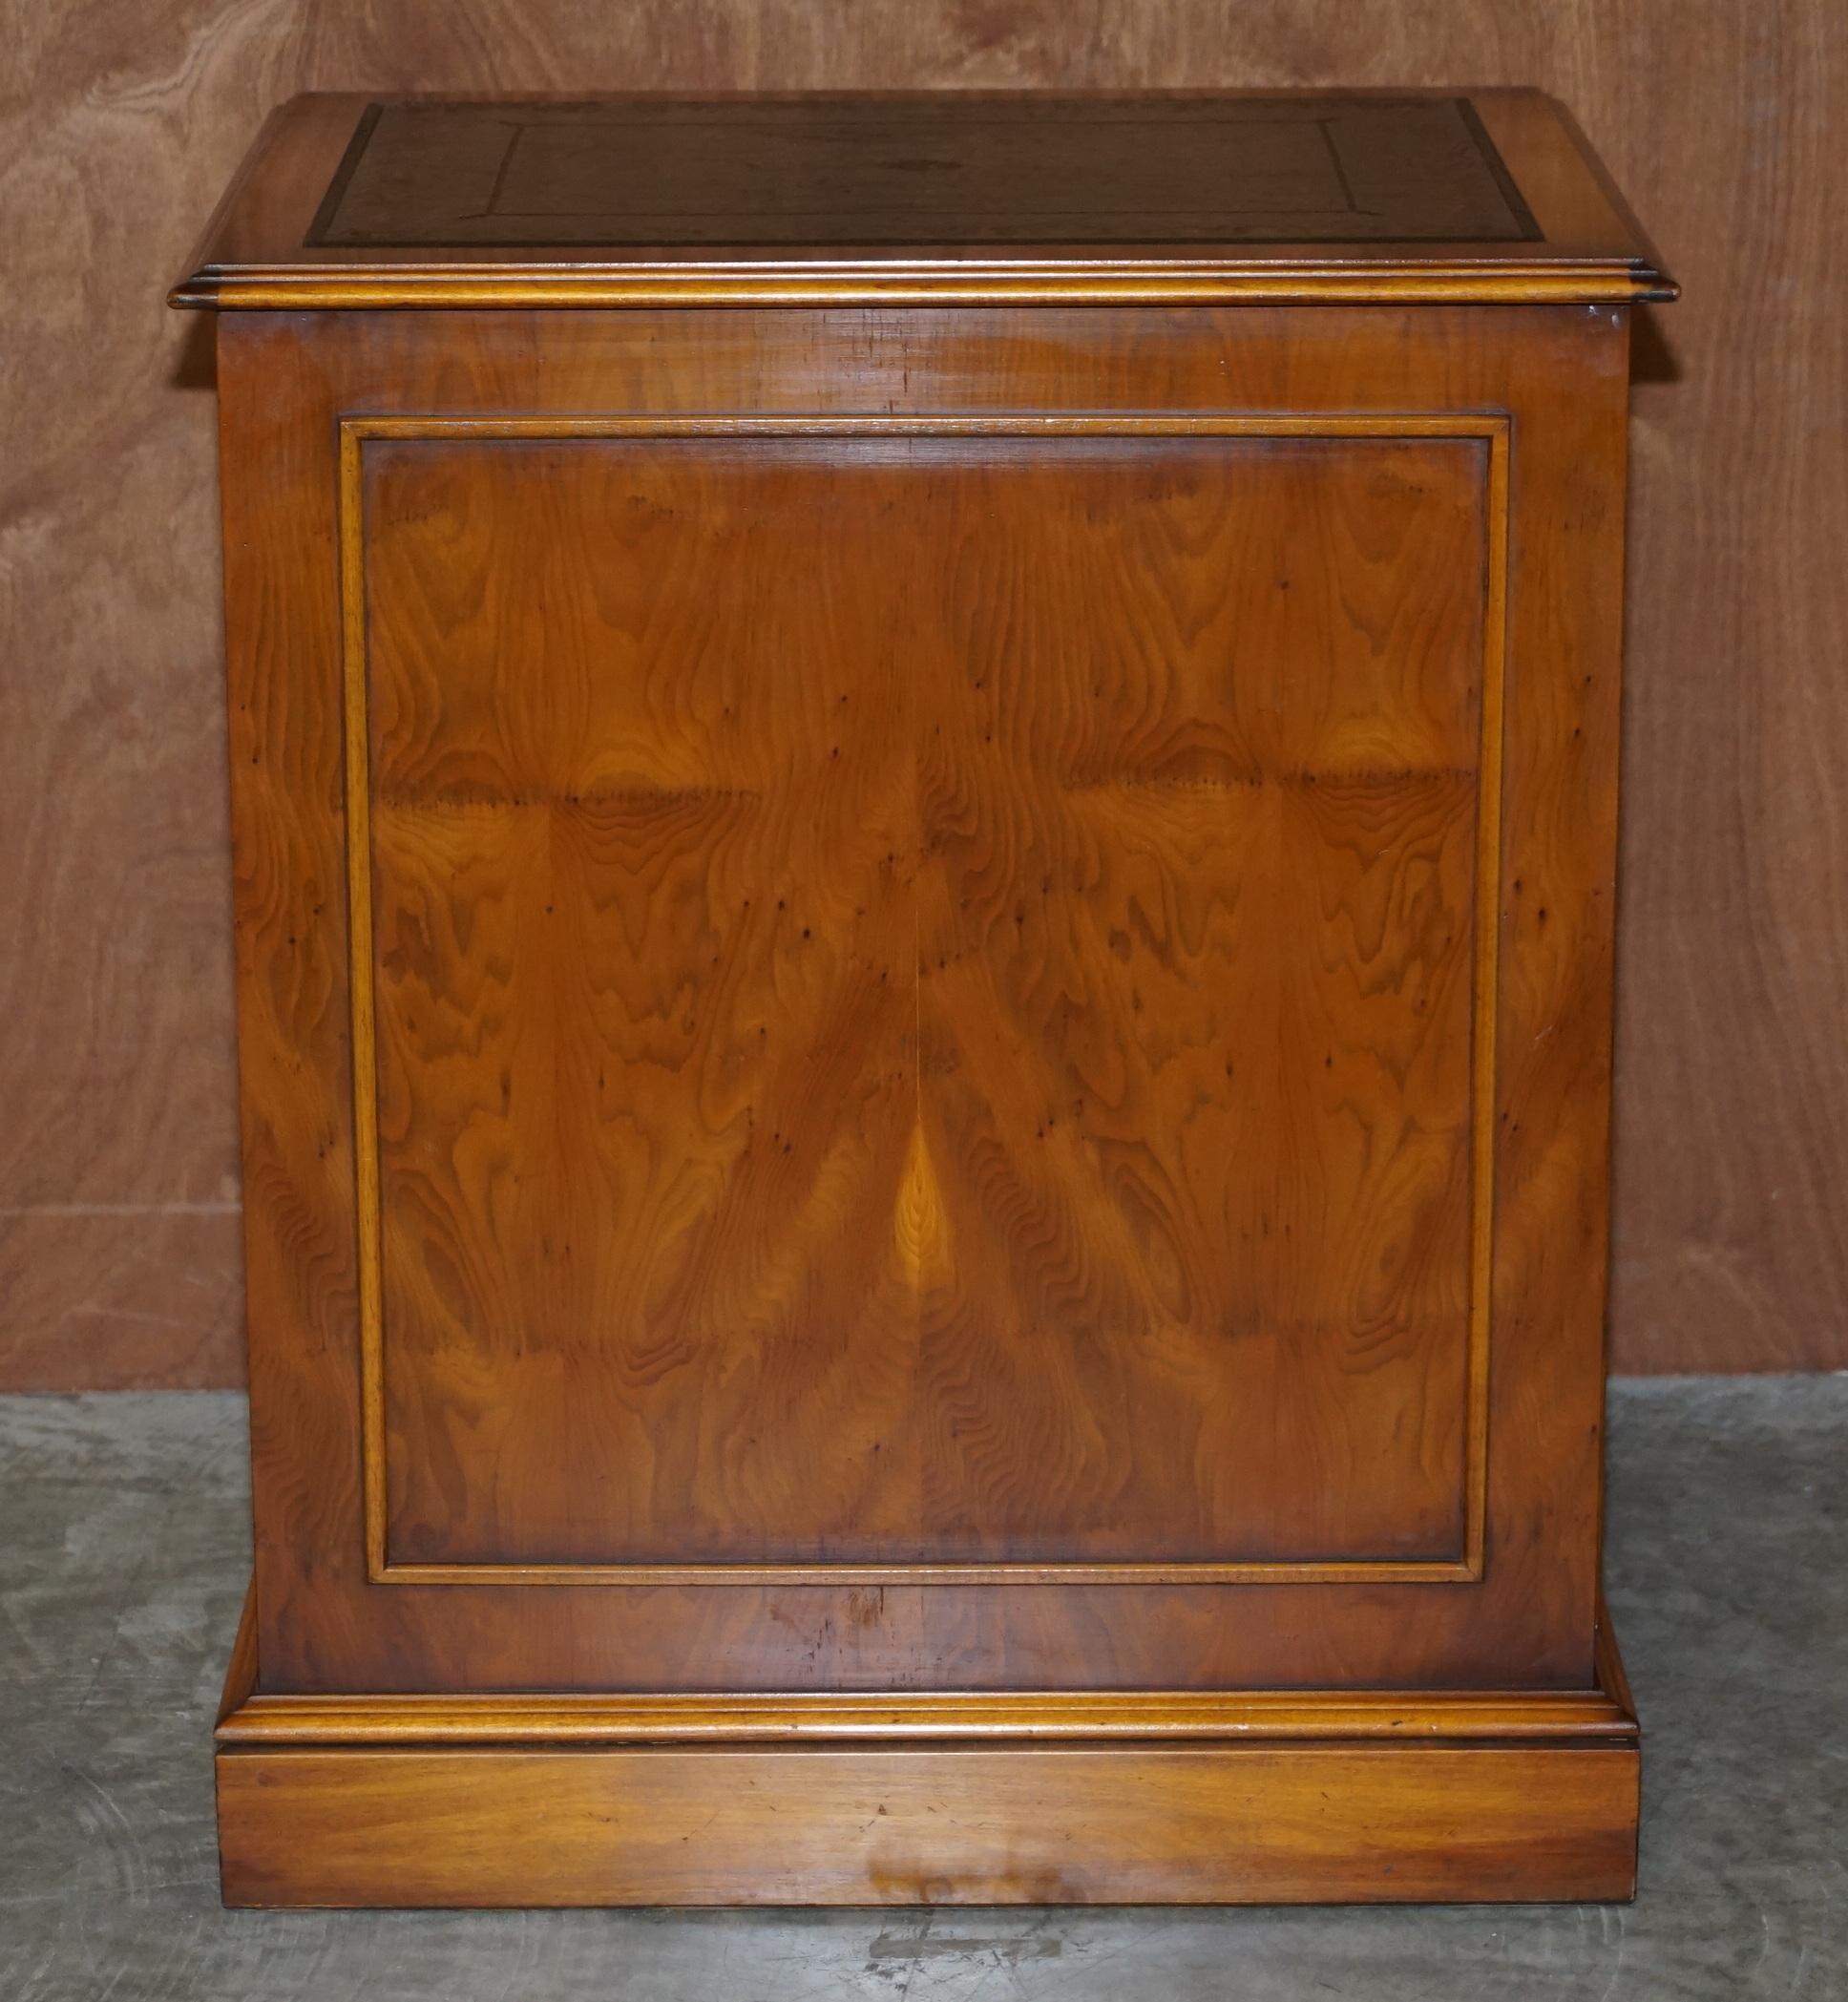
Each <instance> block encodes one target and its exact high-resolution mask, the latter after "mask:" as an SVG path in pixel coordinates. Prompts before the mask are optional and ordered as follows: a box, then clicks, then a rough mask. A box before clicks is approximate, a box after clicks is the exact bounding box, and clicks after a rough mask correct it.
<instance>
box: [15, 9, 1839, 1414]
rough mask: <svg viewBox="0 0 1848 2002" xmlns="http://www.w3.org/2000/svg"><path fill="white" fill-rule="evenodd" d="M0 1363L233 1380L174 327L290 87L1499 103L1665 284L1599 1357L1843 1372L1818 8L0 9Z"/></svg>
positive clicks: (105, 1375)
mask: <svg viewBox="0 0 1848 2002" xmlns="http://www.w3.org/2000/svg"><path fill="white" fill-rule="evenodd" d="M6 41H7V44H8V46H7V47H5V48H4V49H3V50H0V86H4V88H0V186H3V187H4V194H0V215H3V216H4V233H3V234H0V242H4V245H5V267H4V268H5V285H4V290H3V291H0V434H3V435H4V438H5V448H4V454H3V455H0V635H3V636H4V654H3V655H0V1385H4V1386H11V1387H29V1386H37V1387H50V1388H59V1387H76V1386H82V1385H89V1384H120V1383H172V1384H200V1383H221V1382H228V1381H233V1380H236V1378H237V1376H238V1372H239V1359H238V1358H239V1342H240V1327H239V1312H240V1309H239V1292H238V1290H239V1283H240V1275H239V1252H238V1172H237V1154H236V1146H235V1136H234V1123H233V1073H232V1011H231V984H230V973H229V953H228V947H227V927H228V922H229V916H228V891H227V885H228V858H227V853H226V843H225V804H224V780H223V774H222V729H221V721H220V716H219V702H220V687H219V673H220V660H219V622H218V611H217V591H218V534H217V525H216V519H215V511H214V509H215V503H214V494H213V463H212V398H211V369H210V349H209V344H208V342H207V340H206V338H205V337H206V336H207V334H208V332H209V328H208V326H207V323H206V322H205V321H204V320H203V319H201V318H199V317H193V316H187V317H181V316H179V315H176V314H173V313H170V312H168V311H166V310H165V308H164V307H163V306H162V304H161V294H162V291H163V288H164V286H165V284H167V282H168V281H169V280H171V279H172V278H174V277H175V276H176V275H177V274H178V273H179V268H180V265H181V263H182V261H183V259H184V257H185V255H186V253H187V251H188V249H189V247H190V245H191V242H192V240H193V238H194V236H195V234H196V232H197V230H198V229H199V227H200V224H201V223H202V222H203V221H204V218H205V216H206V214H207V212H208V210H209V209H210V207H211V205H212V203H213V201H214V200H215V199H216V198H217V196H218V193H219V191H220V189H221V185H222V184H223V182H224V180H225V179H226V177H227V176H228V175H229V174H230V172H231V171H232V169H233V168H234V167H235V166H236V164H237V162H238V159H239V158H240V157H241V155H242V152H243V149H244V147H245V144H246V143H247V141H248V140H249V138H250V137H251V136H252V135H253V134H254V133H255V131H256V129H257V126H258V124H259V122H260V120H261V119H262V117H263V114H264V113H265V111H266V110H267V109H268V108H269V106H270V105H272V104H273V103H275V102H276V101H278V100H279V99H281V98H283V97H284V96H286V95H289V94H290V93H292V92H295V91H299V90H305V89H317V88H318V89H347V90H360V89H380V90H397V89H413V88H417V89H444V88H452V89H508V90H547V89H551V90H570V91H586V90H592V89H599V88H608V89H622V88H670V87H681V88H703V87H704V88H712V87H753V86H763V87H778V88H800V87H804V86H831V87H852V86H873V87H876V86H889V87H890V86H904V85H918V86H938V87H946V88H954V87H961V86H980V85H990V86H999V85H1007V86H1027V87H1032V86H1048V87H1057V86H1065V87H1081V86H1091V85H1097V86H1123V87H1130V86H1159V85H1179V84H1187V85H1206V84H1225V85H1246V86H1265V85H1294V84H1330V83H1352V84H1406V83H1415V84H1425V83H1446V82H1450V83H1528V82H1531V83H1537V84H1540V85H1542V86H1544V87H1545V88H1547V89H1549V90H1551V91H1553V92H1555V93H1556V94H1557V95H1560V96H1561V97H1563V98H1565V100H1566V102H1567V103H1569V104H1570V105H1571V106H1572V107H1573V108H1574V110H1575V111H1576V112H1577V114H1578V115H1579V117H1580V119H1581V121H1582V123H1583V124H1584V125H1585V127H1586V130H1587V131H1588V133H1589V134H1590V136H1591V137H1592V139H1593V141H1594V143H1595V144H1596V145H1597V146H1598V147H1599V148H1600V150H1601V151H1602V153H1603V155H1604V157H1605V158H1606V160H1607V162H1608V164H1609V165H1610V167H1611V168H1612V169H1613V170H1614V172H1615V173H1616V175H1617V177H1618V179H1620V180H1621V181H1622V182H1623V184H1624V185H1625V187H1626V188H1627V189H1628V193H1629V194H1630V196H1631V198H1632V200H1633V202H1634V204H1635V206H1636V207H1637V209H1638V210H1639V212H1640V213H1641V214H1642V216H1643V218H1644V220H1645V221H1646V222H1647V223H1648V224H1649V226H1650V228H1651V229H1652V231H1653V233H1654V235H1655V236H1656V239H1657V241H1658V242H1659V243H1660V245H1661V247H1662V249H1663V251H1664V253H1665V254H1666V256H1667V259H1668V262H1669V263H1670V267H1671V268H1672V269H1673V270H1674V271H1675V272H1676V274H1677V275H1678V276H1679V277H1680V278H1681V279H1682V281H1683V283H1684V284H1685V286H1686V300H1685V303H1684V304H1683V305H1681V306H1676V307H1673V308H1670V309H1668V310H1666V311H1661V312H1659V313H1657V314H1656V315H1655V316H1654V317H1653V319H1652V321H1651V324H1650V325H1649V326H1648V327H1645V329H1644V334H1643V340H1642V343H1641V356H1640V364H1639V370H1640V374H1641V376H1642V378H1643V379H1642V380H1640V381H1639V384H1638V388H1637V394H1636V427H1635V500H1634V510H1633V517H1634V524H1635V526H1634V537H1633V542H1632V558H1631V578H1632V604H1631V633H1630V647H1629V683H1628V719H1629V738H1628V751H1627V758H1626V771H1627V780H1626V783H1627V793H1626V814H1627V821H1626V835H1625V848H1626V866H1627V868H1628V878H1627V881H1626V884H1625V889H1624V904H1623V916H1622V950H1623V961H1622V979H1623V1001H1622V1020H1621V1049H1620V1063H1621V1066H1622V1083H1621V1086H1620V1092H1619V1106H1618V1198H1617V1202H1618V1208H1617V1250H1616V1263H1615V1286H1614V1295H1613V1304H1612V1331H1613V1342H1614V1356H1615V1361H1616V1364H1617V1366H1618V1367H1620V1368H1627V1369H1632V1370H1674V1369H1706V1368H1718V1369H1766V1368H1773V1369H1775V1368H1817V1367H1828V1366H1841V1365H1844V1364H1848V1228H1844V1224H1845V1223H1848V1213H1845V1212H1848V1203H1845V1201H1844V1191H1848V1055H1845V1054H1844V1043H1845V1040H1848V658H1844V655H1845V653H1848V450H1845V449H1844V442H1843V440H1844V427H1848V408H1844V386H1845V385H1848V350H1845V348H1844V342H1845V340H1848V334H1845V333H1844V329H1845V328H1848V289H1845V287H1844V245H1845V244H1848V230H1845V229H1844V224H1843V221H1842V211H1843V206H1844V202H1843V197H1844V192H1848V191H1845V190H1844V185H1843V172H1844V169H1843V166H1842V141H1841V125H1842V122H1843V119H1844V118H1845V117H1848V7H1844V6H1843V5H1842V0H1751V4H1747V0H1416V4H1414V0H1401V4H1399V5H1397V6H1391V5H1376V6H1368V7H1358V6H1355V5H1353V4H1352V0H1244V4H1232V0H1226V4H1221V5H1210V4H1206V0H857V4H848V0H681V4H678V5H676V4H672V0H656V4H628V5H622V6H611V5H609V4H607V0H444V4H443V5H441V6H430V7H422V6H409V5H406V6H398V7H383V6H374V5H369V4H367V0H165V4H158V5H150V4H149V0H88V4H86V5H84V6H82V7H71V6H67V5H64V4H61V0H14V4H13V5H11V6H10V7H9V9H8V28H7V35H6Z"/></svg>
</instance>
